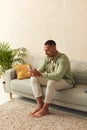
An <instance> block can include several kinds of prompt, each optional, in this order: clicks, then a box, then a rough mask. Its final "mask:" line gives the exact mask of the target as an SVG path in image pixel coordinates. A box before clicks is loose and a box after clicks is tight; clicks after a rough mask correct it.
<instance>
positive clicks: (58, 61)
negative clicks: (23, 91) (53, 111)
mask: <svg viewBox="0 0 87 130" xmlns="http://www.w3.org/2000/svg"><path fill="white" fill-rule="evenodd" d="M44 51H45V54H46V55H47V56H46V58H45V59H44V62H43V63H42V65H41V66H40V67H39V69H38V70H37V69H32V70H30V76H31V86H32V90H33V93H34V96H35V98H36V101H37V108H36V110H35V111H34V112H32V113H31V116H32V117H40V116H43V115H46V114H48V113H49V110H48V107H49V104H50V103H51V102H52V98H53V94H54V92H55V91H56V90H64V89H69V88H72V87H73V85H74V80H73V77H72V74H71V67H70V61H69V59H68V57H67V56H66V55H65V54H63V53H60V52H59V51H58V50H57V49H56V43H55V41H53V40H48V41H46V42H45V44H44ZM40 85H43V86H46V94H45V99H44V102H43V94H42V89H41V86H40Z"/></svg>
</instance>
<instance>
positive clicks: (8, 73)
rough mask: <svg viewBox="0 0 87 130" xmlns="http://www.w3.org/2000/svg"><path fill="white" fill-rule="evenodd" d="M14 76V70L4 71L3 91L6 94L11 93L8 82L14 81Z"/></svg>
mask: <svg viewBox="0 0 87 130" xmlns="http://www.w3.org/2000/svg"><path fill="white" fill-rule="evenodd" d="M16 77H17V76H16V71H15V69H13V68H12V69H9V70H6V71H5V91H6V92H11V88H10V81H11V80H13V79H15V78H16Z"/></svg>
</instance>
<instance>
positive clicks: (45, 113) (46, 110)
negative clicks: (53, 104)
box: [32, 108, 49, 118]
mask: <svg viewBox="0 0 87 130" xmlns="http://www.w3.org/2000/svg"><path fill="white" fill-rule="evenodd" d="M47 114H49V110H48V109H43V108H42V109H40V110H39V111H37V112H35V113H34V114H33V115H32V117H35V118H38V117H41V116H44V115H47Z"/></svg>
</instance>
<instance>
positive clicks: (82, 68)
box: [30, 56, 87, 84]
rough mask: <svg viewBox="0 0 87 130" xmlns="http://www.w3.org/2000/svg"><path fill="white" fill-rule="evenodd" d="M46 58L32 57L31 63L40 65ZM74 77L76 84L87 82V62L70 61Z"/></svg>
mask: <svg viewBox="0 0 87 130" xmlns="http://www.w3.org/2000/svg"><path fill="white" fill-rule="evenodd" d="M43 60H44V57H41V56H39V57H32V58H31V61H30V63H31V65H32V66H33V67H36V68H37V67H38V66H39V65H40V64H41V63H42V62H43ZM70 63H71V70H72V74H73V78H74V80H75V82H76V84H87V62H82V61H70Z"/></svg>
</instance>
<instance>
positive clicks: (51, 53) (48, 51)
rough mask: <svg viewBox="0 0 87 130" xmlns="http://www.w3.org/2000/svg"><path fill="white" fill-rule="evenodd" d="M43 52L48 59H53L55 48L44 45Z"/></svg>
mask: <svg viewBox="0 0 87 130" xmlns="http://www.w3.org/2000/svg"><path fill="white" fill-rule="evenodd" d="M44 51H45V54H46V55H47V56H48V57H53V56H54V54H55V51H56V46H54V45H52V46H49V45H44Z"/></svg>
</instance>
